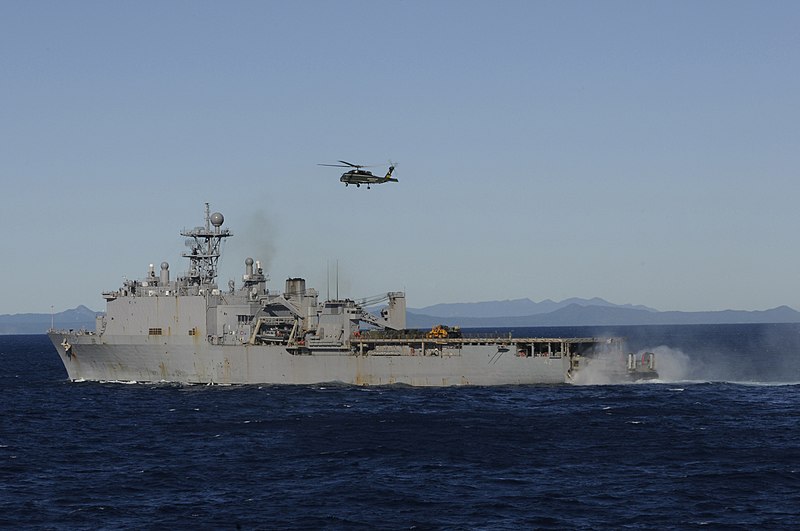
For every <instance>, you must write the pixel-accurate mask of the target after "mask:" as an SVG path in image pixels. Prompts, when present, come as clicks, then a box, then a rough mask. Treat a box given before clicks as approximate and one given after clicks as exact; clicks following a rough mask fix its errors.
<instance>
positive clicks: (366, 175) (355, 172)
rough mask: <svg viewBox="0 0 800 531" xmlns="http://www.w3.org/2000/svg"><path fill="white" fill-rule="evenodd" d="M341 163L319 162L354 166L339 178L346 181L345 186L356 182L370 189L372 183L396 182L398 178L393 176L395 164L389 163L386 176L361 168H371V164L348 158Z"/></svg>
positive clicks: (341, 166)
mask: <svg viewBox="0 0 800 531" xmlns="http://www.w3.org/2000/svg"><path fill="white" fill-rule="evenodd" d="M339 162H340V163H341V164H319V166H331V167H334V168H352V169H351V170H350V171H346V172H344V173H343V174H342V176H341V177H340V178H339V180H340V181H341V182H343V183H344V185H345V186H350V185H351V184H355V185H356V187H360V186H361V185H362V184H366V185H367V189H369V185H371V184H383V183H388V182H389V181H391V182H394V183H396V182H397V179H395V178H394V177H392V172H393V171H394V166H395V165H394V164H392V163H389V171H387V172H386V175H385V176H384V177H381V176H380V175H373V174H372V172H371V171H368V170H362V169H361V168H369V166H362V165H360V164H353V163H351V162H347V161H346V160H340V161H339Z"/></svg>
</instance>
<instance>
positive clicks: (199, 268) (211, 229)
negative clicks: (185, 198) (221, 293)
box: [181, 203, 233, 285]
mask: <svg viewBox="0 0 800 531" xmlns="http://www.w3.org/2000/svg"><path fill="white" fill-rule="evenodd" d="M224 222H225V217H224V216H223V215H222V214H220V213H219V212H214V213H213V214H211V211H210V210H209V205H208V203H206V225H205V227H195V228H194V229H189V230H187V229H184V230H182V231H181V236H185V237H187V238H191V239H190V240H188V241H187V244H189V247H190V248H191V252H185V253H183V256H184V258H188V259H189V260H190V262H191V266H190V269H189V275H188V278H189V282H190V283H191V284H197V285H203V284H211V283H213V282H214V279H215V278H216V277H217V261H218V260H219V257H220V254H221V247H222V241H223V239H224V238H227V237H229V236H233V234H232V233H231V231H229V230H228V229H220V227H221V226H222V224H223V223H224Z"/></svg>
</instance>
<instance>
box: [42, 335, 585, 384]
mask: <svg viewBox="0 0 800 531" xmlns="http://www.w3.org/2000/svg"><path fill="white" fill-rule="evenodd" d="M49 336H50V340H51V341H52V343H53V345H54V346H55V347H56V350H58V354H59V356H60V357H61V361H62V362H63V363H64V367H65V368H66V370H67V374H68V377H69V379H71V380H92V381H136V382H179V383H190V384H315V383H325V382H341V383H345V384H352V385H391V384H406V385H412V386H452V385H513V384H556V383H565V382H568V381H569V377H568V376H567V374H568V370H569V360H568V359H567V358H566V357H518V356H516V355H515V353H514V351H513V350H510V351H503V350H500V349H498V347H497V346H495V345H468V346H465V347H463V348H461V349H459V350H458V352H457V353H447V352H445V353H443V354H441V355H438V356H430V355H426V356H414V355H408V354H397V355H392V354H377V355H376V354H370V355H356V354H354V353H352V352H351V351H332V352H326V353H319V352H317V353H314V354H305V355H304V354H293V353H290V352H289V351H288V350H287V349H286V348H285V347H283V346H268V345H231V346H223V345H212V344H210V343H208V342H206V341H205V340H203V339H201V338H200V337H197V336H195V337H194V338H167V339H166V340H165V339H164V338H162V339H161V340H160V341H153V340H150V339H149V338H147V337H146V336H145V337H142V336H119V337H110V338H109V337H104V338H103V341H102V342H101V341H100V339H99V338H98V336H96V335H91V334H74V335H64V334H59V333H50V334H49Z"/></svg>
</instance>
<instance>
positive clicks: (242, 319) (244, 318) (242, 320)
mask: <svg viewBox="0 0 800 531" xmlns="http://www.w3.org/2000/svg"><path fill="white" fill-rule="evenodd" d="M236 317H237V318H238V319H239V324H247V323H249V322H250V316H249V315H237V316H236Z"/></svg>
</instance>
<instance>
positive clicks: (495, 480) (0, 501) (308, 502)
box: [0, 324, 800, 530]
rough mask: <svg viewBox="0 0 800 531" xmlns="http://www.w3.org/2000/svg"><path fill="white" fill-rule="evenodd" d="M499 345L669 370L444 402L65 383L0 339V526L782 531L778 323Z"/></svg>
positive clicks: (794, 493) (799, 372) (39, 341)
mask: <svg viewBox="0 0 800 531" xmlns="http://www.w3.org/2000/svg"><path fill="white" fill-rule="evenodd" d="M498 332H499V333H503V334H507V333H508V332H509V331H508V330H500V331H498ZM512 333H514V334H516V335H545V336H550V335H569V336H584V335H598V334H605V333H609V334H615V335H625V336H627V337H628V338H629V341H630V347H631V350H634V351H636V350H639V349H649V350H655V351H656V352H657V355H658V363H659V367H660V368H662V367H663V368H664V370H666V372H667V373H669V374H667V375H666V376H664V377H662V379H660V380H657V381H655V382H649V383H632V384H624V385H619V384H606V385H579V386H573V385H558V386H513V387H494V388H487V387H466V388H444V389H423V388H409V387H350V386H340V385H317V386H297V387H293V386H233V387H209V386H181V385H141V384H121V383H91V382H83V383H71V382H68V381H67V380H66V372H65V371H64V369H63V367H62V366H61V363H60V361H59V359H58V356H57V355H56V352H55V350H54V349H53V348H52V347H51V346H50V345H49V344H48V341H47V338H46V337H45V336H0V367H1V368H0V527H2V528H9V529H11V528H13V529H17V528H37V529H103V528H105V529H175V528H200V529H370V530H371V529H797V528H798V527H800V325H798V324H788V325H724V326H677V327H675V326H664V327H657V326H649V327H626V328H615V329H611V328H606V329H586V328H580V329H566V328H564V329H538V328H535V329H516V330H513V331H512Z"/></svg>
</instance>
